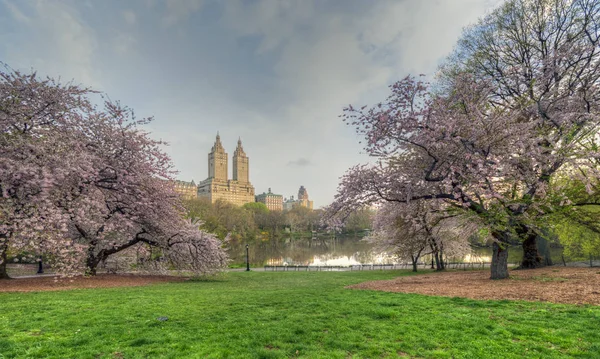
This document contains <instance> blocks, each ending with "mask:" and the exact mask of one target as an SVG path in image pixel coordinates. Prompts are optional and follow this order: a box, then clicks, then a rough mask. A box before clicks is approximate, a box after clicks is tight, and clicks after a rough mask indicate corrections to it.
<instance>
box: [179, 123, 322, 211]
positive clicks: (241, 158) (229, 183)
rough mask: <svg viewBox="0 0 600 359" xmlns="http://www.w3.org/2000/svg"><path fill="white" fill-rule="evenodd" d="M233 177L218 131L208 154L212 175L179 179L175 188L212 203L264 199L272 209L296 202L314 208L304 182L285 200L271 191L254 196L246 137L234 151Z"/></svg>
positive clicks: (190, 197)
mask: <svg viewBox="0 0 600 359" xmlns="http://www.w3.org/2000/svg"><path fill="white" fill-rule="evenodd" d="M232 160H233V166H232V167H233V178H232V179H229V177H228V168H229V158H228V156H227V152H225V148H224V147H223V144H222V143H221V137H220V136H219V134H218V133H217V138H216V140H215V144H214V145H213V147H212V149H211V151H210V153H209V154H208V178H207V179H205V180H204V181H202V182H200V184H198V185H196V184H195V183H194V181H193V180H192V181H191V182H185V181H175V191H177V192H178V193H180V194H181V196H182V197H183V198H184V199H193V198H208V199H209V200H210V201H211V202H212V203H215V202H216V201H217V200H225V201H227V202H231V203H233V204H236V205H238V206H241V205H243V204H245V203H249V202H262V203H264V204H265V205H266V206H267V208H269V209H270V210H285V209H290V208H291V207H292V206H293V205H300V206H303V207H308V208H310V209H312V207H313V205H312V201H309V200H308V192H307V191H306V189H305V188H304V186H300V190H299V191H298V200H297V201H294V200H293V198H294V197H293V196H292V199H291V200H288V201H286V202H285V203H284V201H283V196H282V195H278V194H274V193H271V189H270V188H269V193H263V194H259V195H258V196H254V187H253V186H252V184H251V183H250V161H249V158H248V156H247V155H246V153H245V152H244V148H243V147H242V140H241V139H238V143H237V147H236V149H235V151H234V152H233V158H232Z"/></svg>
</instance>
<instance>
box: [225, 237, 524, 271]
mask: <svg viewBox="0 0 600 359" xmlns="http://www.w3.org/2000/svg"><path fill="white" fill-rule="evenodd" d="M245 245H246V243H239V242H238V243H231V244H230V247H229V249H228V252H229V255H230V257H231V260H232V264H235V265H242V264H245V263H246V247H245ZM248 252H249V255H250V264H251V265H252V266H258V267H260V266H265V265H272V266H275V265H277V266H281V265H302V266H305V265H308V266H350V265H358V264H392V263H401V262H404V261H400V260H398V259H397V258H395V257H394V256H390V255H387V254H385V253H381V252H379V251H376V250H375V249H374V248H373V245H372V244H370V243H367V242H365V241H363V240H362V238H361V237H353V236H350V237H349V236H344V237H337V238H331V237H320V236H319V237H318V238H315V239H310V238H295V239H292V238H282V239H276V240H273V239H271V240H266V241H257V242H255V243H248ZM491 254H492V249H491V248H489V247H483V248H474V249H473V252H472V253H471V254H467V255H466V256H465V257H464V258H450V259H449V260H450V261H451V262H491ZM521 255H522V254H521V248H520V247H515V248H511V249H509V263H518V262H520V260H521ZM429 258H430V257H426V258H424V259H425V260H426V261H427V260H430V259H429Z"/></svg>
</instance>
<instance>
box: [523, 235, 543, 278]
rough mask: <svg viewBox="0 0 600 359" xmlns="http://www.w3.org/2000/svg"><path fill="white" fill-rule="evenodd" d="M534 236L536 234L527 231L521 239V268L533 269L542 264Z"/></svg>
mask: <svg viewBox="0 0 600 359" xmlns="http://www.w3.org/2000/svg"><path fill="white" fill-rule="evenodd" d="M536 237H537V235H536V234H534V233H529V234H527V237H526V238H525V240H524V241H523V261H522V262H521V266H520V268H521V269H533V268H539V267H543V266H544V264H543V262H542V257H541V256H540V255H539V253H538V248H537V243H536Z"/></svg>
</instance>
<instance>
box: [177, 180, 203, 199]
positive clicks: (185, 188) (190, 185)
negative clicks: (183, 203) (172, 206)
mask: <svg viewBox="0 0 600 359" xmlns="http://www.w3.org/2000/svg"><path fill="white" fill-rule="evenodd" d="M175 192H177V193H179V194H180V195H181V198H183V199H195V198H197V197H198V186H196V183H195V182H194V180H192V182H186V181H175Z"/></svg>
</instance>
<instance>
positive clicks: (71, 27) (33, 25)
mask: <svg viewBox="0 0 600 359" xmlns="http://www.w3.org/2000/svg"><path fill="white" fill-rule="evenodd" d="M18 4H19V5H20V6H19V7H16V5H15V6H13V10H11V12H13V14H23V13H28V16H27V18H29V20H30V21H26V22H25V23H23V24H22V25H21V26H22V28H21V31H19V32H18V33H17V34H18V35H17V36H10V37H6V38H5V39H4V41H1V42H2V43H3V45H0V48H2V47H4V49H3V50H1V51H2V52H3V53H4V54H5V56H6V57H5V59H6V62H7V63H8V64H9V65H11V66H12V67H14V68H18V69H26V70H29V68H30V67H33V68H34V69H35V70H38V71H39V72H40V73H41V74H44V75H50V76H53V77H59V76H60V77H61V79H62V80H63V81H70V80H72V79H74V80H75V83H76V84H79V83H82V84H85V85H86V86H93V87H96V88H98V87H100V78H101V74H100V71H99V70H98V67H97V66H96V64H95V62H94V58H95V51H96V49H97V45H98V44H97V42H96V38H95V34H94V31H93V30H92V29H91V28H90V27H89V26H87V25H86V24H85V23H84V22H83V21H82V20H81V19H80V15H79V13H78V12H77V11H76V10H75V9H74V8H72V7H70V6H68V5H66V4H64V3H59V2H44V1H38V2H35V3H26V2H21V3H18ZM28 4H30V5H31V6H27V5H28ZM19 19H21V17H20V16H19Z"/></svg>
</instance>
